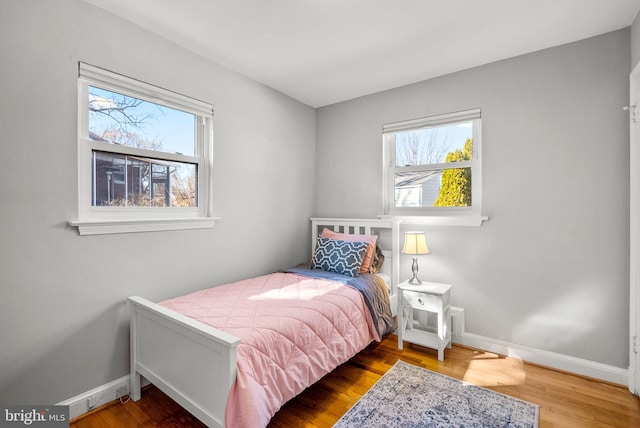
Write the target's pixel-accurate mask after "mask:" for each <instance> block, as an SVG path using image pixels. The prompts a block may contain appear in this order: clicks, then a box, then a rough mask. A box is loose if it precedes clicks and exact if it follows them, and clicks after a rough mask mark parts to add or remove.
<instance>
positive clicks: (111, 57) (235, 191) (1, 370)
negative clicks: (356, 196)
mask: <svg viewBox="0 0 640 428" xmlns="http://www.w3.org/2000/svg"><path fill="white" fill-rule="evenodd" d="M0 57H1V58H2V61H0V94H1V97H0V130H1V133H0V138H1V144H2V151H1V153H2V155H1V159H2V168H0V178H1V180H2V181H1V183H2V185H1V186H0V201H2V202H1V204H2V208H1V210H0V228H1V229H0V232H1V236H2V237H1V238H0V239H2V245H1V246H0V326H1V327H0V403H3V404H12V403H16V404H18V403H19V404H29V403H34V404H35V403H40V404H46V403H56V402H60V401H63V400H66V399H68V398H71V397H73V396H74V395H77V394H79V393H83V392H86V391H88V390H90V389H93V388H95V387H97V386H100V385H103V384H105V383H107V382H110V381H113V380H115V379H117V378H119V377H121V376H123V375H126V374H128V371H129V360H128V352H129V347H128V339H129V338H128V318H127V317H128V312H127V306H126V304H125V299H126V298H127V296H129V295H141V296H144V297H147V298H149V299H152V300H159V299H163V298H167V297H171V296H176V295H179V294H182V293H185V292H189V291H191V290H195V289H198V288H203V287H206V286H213V285H217V284H220V283H223V282H227V281H229V280H234V279H239V278H246V277H249V276H252V275H255V274H261V273H267V272H270V271H272V270H275V269H279V268H282V267H285V266H290V265H294V264H296V263H298V262H300V261H302V260H300V255H306V254H307V251H308V238H306V237H307V236H308V235H309V233H308V232H309V221H308V219H309V217H310V216H311V215H312V214H313V205H314V195H313V191H312V189H313V188H314V186H315V182H314V174H313V170H314V165H315V164H314V155H315V154H314V151H315V148H314V145H315V110H314V109H312V108H310V107H308V106H306V105H303V104H301V103H299V102H297V101H294V100H292V99H291V98H288V97H286V96H284V95H282V94H280V93H278V92H276V91H274V90H272V89H269V88H267V87H265V86H263V85H261V84H258V83H256V82H254V81H252V80H249V79H247V78H244V77H242V76H239V75H237V74H235V73H233V72H230V71H228V70H226V69H224V68H222V67H220V66H218V65H216V64H214V63H212V62H208V61H206V60H204V59H203V58H201V57H198V56H196V55H194V54H192V53H190V52H188V51H186V50H185V49H183V48H180V47H178V46H176V45H173V44H171V43H169V42H166V41H165V40H163V39H161V38H159V37H157V36H155V35H152V34H150V33H148V32H145V31H143V30H141V29H140V28H139V27H136V26H133V25H131V24H130V23H128V22H126V21H123V20H121V19H119V18H116V17H115V16H113V15H110V14H107V13H105V12H103V11H101V10H100V9H97V8H94V7H93V6H90V5H88V4H86V3H84V2H81V1H78V0H58V1H55V2H52V1H50V0H22V1H2V2H0ZM78 61H84V62H87V63H89V64H92V65H96V66H101V67H105V68H107V69H110V70H112V71H115V72H118V73H121V74H124V75H127V76H130V77H133V78H137V79H140V80H143V81H145V82H147V83H152V84H155V85H158V86H162V87H164V88H167V89H170V90H173V91H176V92H179V93H182V94H185V95H188V96H192V97H195V98H198V99H201V100H203V101H206V102H209V103H212V104H214V106H215V119H214V126H215V131H214V132H215V142H214V145H215V161H214V162H215V165H214V179H215V182H214V207H215V208H214V211H215V212H214V215H216V216H220V217H222V221H221V222H220V223H219V224H218V225H217V226H216V227H215V228H214V229H212V230H198V231H174V232H153V233H134V234H122V235H102V236H82V237H81V236H79V235H78V234H77V231H76V230H75V229H71V228H69V227H68V226H67V225H66V223H67V221H68V220H72V219H74V218H75V216H76V211H77V194H78V185H77V177H78V174H77V131H76V127H77V68H78ZM300 236H303V237H305V238H304V239H300ZM303 258H304V257H303Z"/></svg>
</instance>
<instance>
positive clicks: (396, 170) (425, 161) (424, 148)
mask: <svg viewBox="0 0 640 428" xmlns="http://www.w3.org/2000/svg"><path fill="white" fill-rule="evenodd" d="M481 144H482V141H481V115H480V109H473V110H466V111H461V112H455V113H449V114H443V115H438V116H431V117H426V118H421V119H415V120H409V121H403V122H397V123H392V124H388V125H384V126H383V145H384V171H383V174H384V196H383V199H384V207H385V214H386V215H391V216H399V217H403V216H412V217H416V216H420V217H443V216H448V217H472V216H475V217H479V216H480V212H481V209H480V205H481V190H482V189H481V186H482V171H481V169H482V163H481V156H480V154H481Z"/></svg>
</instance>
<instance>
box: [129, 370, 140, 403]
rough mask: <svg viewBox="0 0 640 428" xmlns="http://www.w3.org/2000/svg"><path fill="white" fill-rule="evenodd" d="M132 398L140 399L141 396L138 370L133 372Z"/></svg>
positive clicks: (134, 399)
mask: <svg viewBox="0 0 640 428" xmlns="http://www.w3.org/2000/svg"><path fill="white" fill-rule="evenodd" d="M130 382H131V385H130V388H131V399H132V400H133V401H138V400H140V398H141V392H140V374H139V373H138V372H136V371H133V372H131V379H130Z"/></svg>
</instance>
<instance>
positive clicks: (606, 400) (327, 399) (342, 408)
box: [71, 335, 640, 428]
mask: <svg viewBox="0 0 640 428" xmlns="http://www.w3.org/2000/svg"><path fill="white" fill-rule="evenodd" d="M398 360H402V361H405V362H407V363H410V364H414V365H418V366H422V367H425V368H427V369H429V370H433V371H436V372H439V373H442V374H445V375H447V376H451V377H454V378H457V379H460V380H463V381H465V382H468V383H471V384H474V385H478V386H482V387H485V388H488V389H491V390H493V391H496V392H500V393H502V394H506V395H510V396H512V397H516V398H519V399H521V400H525V401H529V402H531V403H535V404H538V405H539V406H540V428H556V427H562V428H565V427H585V428H589V427H594V428H600V427H615V428H625V427H640V399H639V398H638V397H636V396H634V395H632V394H631V393H630V392H629V391H628V390H627V388H626V387H625V386H622V385H612V384H610V383H605V382H599V381H597V380H594V379H589V378H585V377H581V376H577V375H573V374H570V373H564V372H560V371H556V370H552V369H548V368H545V367H541V366H538V365H534V364H529V363H525V362H522V361H520V360H517V359H514V358H508V357H505V356H501V355H497V354H493V353H490V352H484V351H480V350H476V349H471V348H467V347H463V346H457V345H454V346H453V347H452V349H450V350H449V349H448V350H446V351H445V360H444V361H438V359H437V352H436V351H434V350H432V349H427V348H422V347H420V346H417V345H409V344H405V347H404V349H403V350H402V351H400V350H398V348H397V337H396V336H395V335H388V336H387V337H385V338H384V340H383V341H382V342H380V343H374V344H371V345H370V346H369V347H368V348H367V349H365V350H363V351H362V352H360V353H359V354H357V355H356V356H355V357H353V358H352V359H351V360H349V361H348V362H347V363H345V364H343V365H342V366H340V367H338V368H336V369H335V370H334V371H333V372H331V373H329V374H328V375H327V376H325V377H324V378H323V379H321V380H320V381H319V382H318V383H316V384H315V385H312V386H310V387H309V388H307V389H306V390H305V391H303V392H302V393H301V394H300V395H299V396H297V397H295V398H294V399H293V400H291V401H290V402H288V403H286V404H285V405H284V406H283V407H282V408H281V409H280V411H279V412H278V413H277V414H276V415H275V416H274V417H273V419H272V420H271V422H270V424H269V428H292V427H303V428H327V427H331V426H332V425H333V424H334V423H335V422H336V421H337V420H338V419H340V418H341V417H342V415H343V414H344V413H345V412H346V411H347V410H348V409H349V408H351V407H352V406H353V405H354V404H355V403H356V402H357V401H358V399H360V397H362V395H363V394H364V393H366V392H367V391H368V390H369V388H371V386H373V384H375V383H376V382H377V381H378V380H379V379H380V377H381V376H382V375H383V374H384V373H386V371H387V370H389V369H390V368H391V367H392V366H393V365H394V364H395V363H396V361H398ZM85 427H91V428H94V427H105V428H120V427H131V428H137V427H145V428H147V427H181V428H182V427H194V428H202V427H204V424H202V423H200V422H199V421H198V420H197V419H195V418H194V417H193V416H192V415H191V414H189V413H188V412H187V411H185V410H184V409H182V407H180V406H179V405H178V404H177V403H175V402H174V401H173V400H171V399H170V398H169V397H167V396H166V395H165V394H163V393H162V392H161V391H160V390H158V389H157V388H155V387H151V388H147V389H145V390H144V391H143V395H142V399H141V400H140V401H138V402H133V401H129V402H127V403H125V404H121V403H120V402H119V401H116V402H113V403H110V404H108V405H105V406H102V407H101V408H99V409H97V410H94V411H92V412H91V413H88V414H86V415H83V416H81V417H79V418H76V419H74V420H73V421H72V422H71V428H85Z"/></svg>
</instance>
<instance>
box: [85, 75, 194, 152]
mask: <svg viewBox="0 0 640 428" xmlns="http://www.w3.org/2000/svg"><path fill="white" fill-rule="evenodd" d="M195 123H196V117H195V115H194V114H191V113H187V112H184V111H180V110H176V109H173V108H170V107H165V106H162V105H160V104H155V103H151V102H148V101H143V100H140V99H138V98H133V97H129V96H125V95H122V94H119V93H117V92H112V91H107V90H104V89H100V88H96V87H93V86H89V138H90V139H92V140H94V141H104V142H107V143H112V144H119V145H123V146H130V147H138V148H142V149H147V150H155V151H159V152H166V153H181V154H184V155H187V156H194V155H195Z"/></svg>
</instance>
